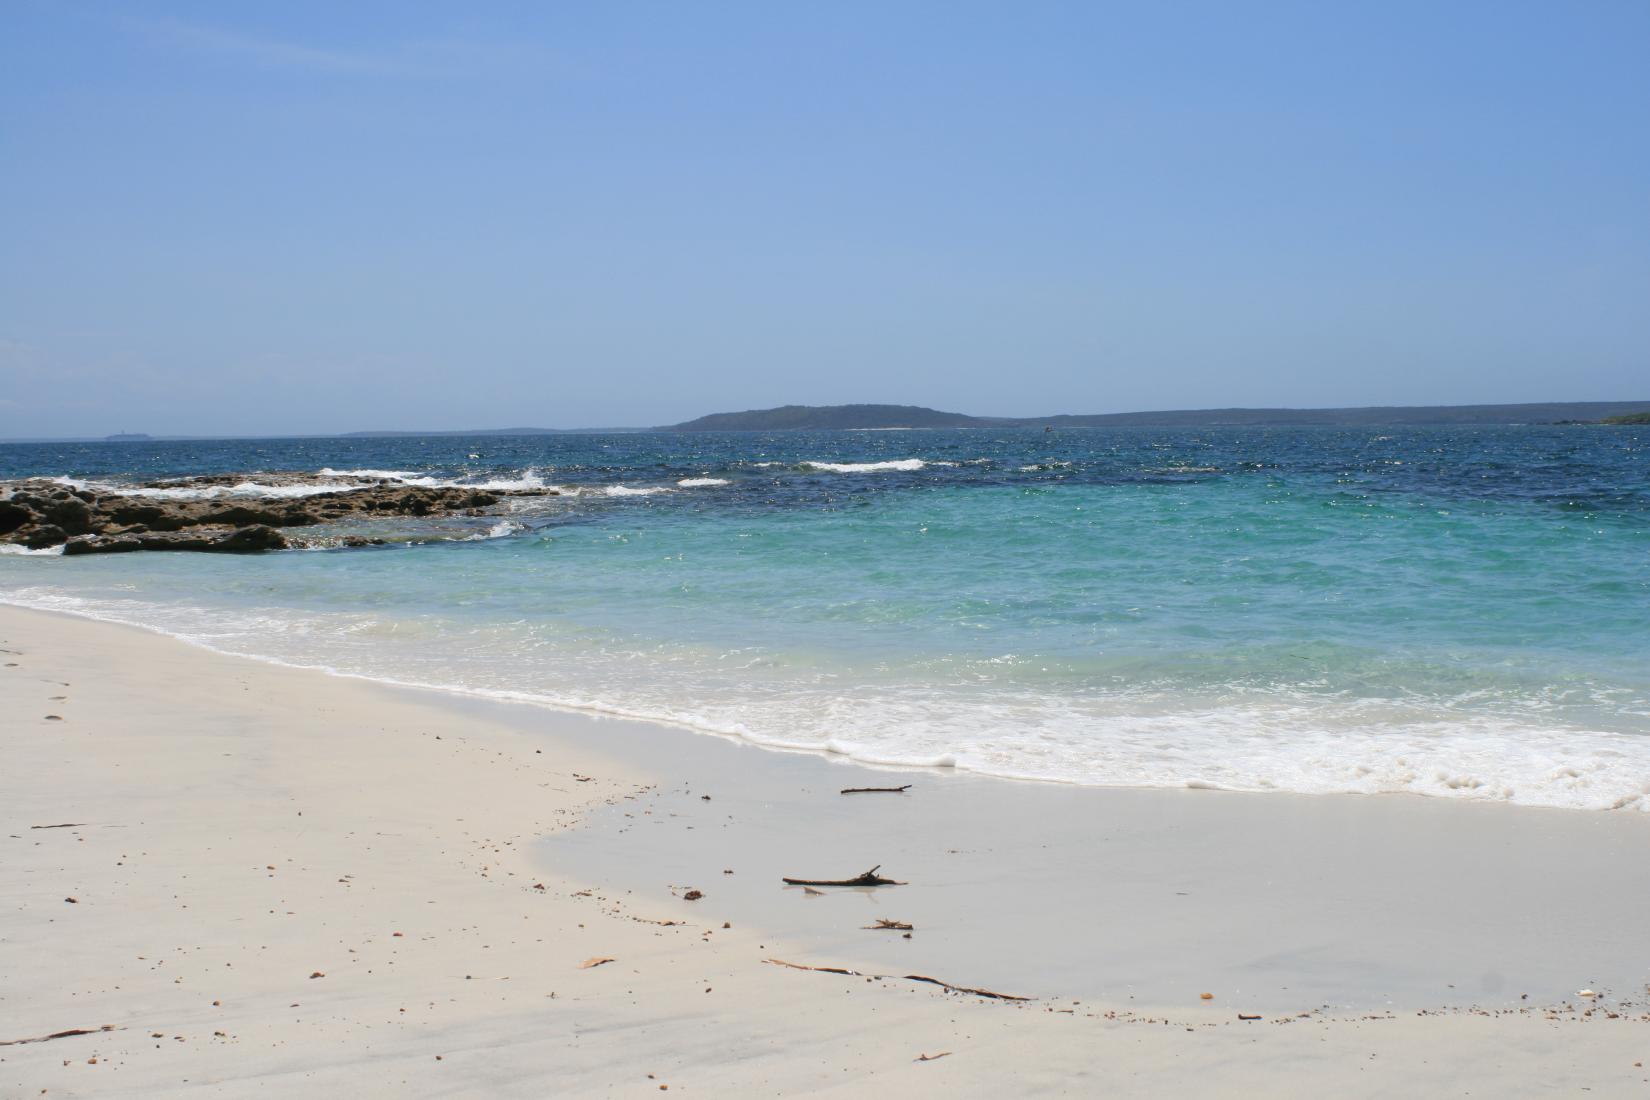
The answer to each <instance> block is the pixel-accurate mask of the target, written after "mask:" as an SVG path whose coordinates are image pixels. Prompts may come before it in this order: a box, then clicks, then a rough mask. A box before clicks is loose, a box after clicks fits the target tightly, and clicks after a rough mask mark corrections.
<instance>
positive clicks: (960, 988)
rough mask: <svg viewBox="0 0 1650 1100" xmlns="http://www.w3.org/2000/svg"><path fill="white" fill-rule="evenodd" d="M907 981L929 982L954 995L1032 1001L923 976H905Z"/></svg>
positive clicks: (1027, 998)
mask: <svg viewBox="0 0 1650 1100" xmlns="http://www.w3.org/2000/svg"><path fill="white" fill-rule="evenodd" d="M905 980H906V981H908V982H929V983H931V984H933V985H937V986H939V987H940V988H941V989H948V990H950V991H951V992H952V993H967V994H968V995H969V996H971V997H990V998H991V999H992V1000H994V1001H1029V1000H1031V998H1030V997H1016V996H1015V995H1014V994H1012V993H994V992H992V991H991V990H989V989H970V988H968V987H967V986H965V985H952V984H951V983H950V982H942V981H940V980H939V979H938V978H930V977H927V976H926V975H923V974H907V975H905Z"/></svg>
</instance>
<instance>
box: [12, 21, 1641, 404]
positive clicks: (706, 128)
mask: <svg viewBox="0 0 1650 1100" xmlns="http://www.w3.org/2000/svg"><path fill="white" fill-rule="evenodd" d="M0 19H3V23H4V27H5V30H4V33H0V213H3V216H0V436H13V437H16V436H31V435H53V434H102V433H105V432H112V431H117V430H121V429H128V430H133V431H149V432H153V433H157V434H160V433H190V432H213V431H222V432H226V433H264V432H268V433H278V432H283V431H291V432H322V431H344V430H353V429H360V428H391V427H415V428H416V427H438V428H457V427H485V426H502V425H517V424H534V425H545V426H591V425H640V424H653V423H668V422H672V421H676V420H680V419H685V418H688V417H691V416H694V415H698V414H700V413H704V412H711V411H718V410H725V409H729V408H748V407H761V406H767V405H776V404H783V403H789V402H797V403H834V402H846V401H886V402H900V403H906V402H909V403H916V404H925V405H933V406H936V407H940V408H947V409H955V410H958V411H963V412H973V413H981V414H1003V415H1030V414H1038V413H1052V412H1108V411H1123V410H1130V409H1151V408H1185V407H1194V408H1195V407H1211V406H1225V405H1251V406H1253V405H1293V406H1320V405H1360V404H1393V403H1397V404H1440V403H1459V402H1502V401H1545V400H1569V399H1576V400H1581V399H1600V400H1603V399H1616V398H1621V399H1639V398H1650V65H1647V64H1646V63H1645V58H1646V57H1647V56H1650V4H1645V3H1642V2H1638V0H1634V2H1622V3H1608V2H1594V3H1587V2H1572V3H1558V2H1554V3H1546V4H1532V3H1517V2H1511V3H1504V2H1503V3H1469V2H1456V3H1443V4H1439V3H1413V4H1412V3H1402V2H1398V3H1386V2H1383V3H1367V4H1339V3H1331V4H1323V3H1300V4H1292V3H1291V4H1270V3H1248V4H1236V3H1212V4H1196V3H1140V4H1122V3H1118V4H1106V3H1098V2H1094V3H1072V4H1055V3H1015V4H1009V3H996V4H983V3H969V2H955V0H953V2H946V3H932V4H928V3H916V2H908V3H853V2H843V3H832V4H791V3H772V2H764V3H749V4H745V3H704V4H681V3H659V4H635V3H613V4H602V5H589V4H571V3H568V4H520V5H512V4H491V5H459V4H452V5H433V4H418V3H402V2H397V3H381V4H375V3H350V4H333V3H327V4H308V3H293V2H286V3H279V4H276V3H263V4H251V3H248V4H234V5H228V4H220V3H201V4H166V3H151V4H143V5H137V4H131V5H113V4H98V3H90V2H87V3H37V2H31V0H6V2H5V3H4V4H3V7H0Z"/></svg>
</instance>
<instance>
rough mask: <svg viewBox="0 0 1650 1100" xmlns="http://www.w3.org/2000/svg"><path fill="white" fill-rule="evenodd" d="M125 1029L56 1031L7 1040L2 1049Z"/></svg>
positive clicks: (107, 1027)
mask: <svg viewBox="0 0 1650 1100" xmlns="http://www.w3.org/2000/svg"><path fill="white" fill-rule="evenodd" d="M125 1030H126V1029H125V1028H120V1027H116V1026H115V1025H114V1024H104V1025H103V1026H102V1027H71V1028H70V1029H69V1030H67V1031H54V1032H52V1033H51V1034H50V1035H35V1036H33V1037H31V1038H28V1039H6V1040H5V1041H3V1042H0V1047H16V1046H22V1045H23V1044H24V1043H46V1042H50V1041H51V1040H53V1039H68V1038H70V1037H72V1036H75V1035H98V1034H100V1033H102V1032H105V1031H125Z"/></svg>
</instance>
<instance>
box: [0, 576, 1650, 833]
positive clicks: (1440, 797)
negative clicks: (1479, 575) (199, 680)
mask: <svg viewBox="0 0 1650 1100" xmlns="http://www.w3.org/2000/svg"><path fill="white" fill-rule="evenodd" d="M5 549H6V547H5V546H3V545H0V552H4V551H5ZM22 552H23V553H29V554H42V555H44V554H50V553H52V552H53V551H51V550H39V551H22ZM8 608H15V609H17V610H20V611H26V612H36V613H40V614H45V615H62V616H67V617H69V618H75V619H82V620H85V621H88V622H94V623H101V624H105V625H109V626H113V627H116V628H118V629H126V630H136V631H139V632H142V633H144V634H149V635H153V636H157V637H160V638H165V639H168V640H170V641H175V642H179V643H181V644H184V645H187V646H190V647H193V648H197V649H200V650H202V651H204V652H206V653H210V654H213V655H216V656H220V657H226V658H229V659H231V660H246V661H252V662H255V663H259V664H266V665H270V666H272V667H275V668H281V669H289V670H292V671H296V672H305V673H313V674H318V675H323V676H328V677H333V678H336V679H340V680H348V681H354V682H358V683H362V684H366V685H370V686H376V687H382V688H388V689H391V690H395V691H408V692H414V693H420V694H423V695H426V696H428V697H429V698H430V700H431V702H432V703H434V704H436V705H445V704H446V703H449V702H451V703H456V704H458V705H476V706H482V707H491V706H497V707H504V708H512V707H525V708H529V709H536V710H544V711H548V712H551V713H553V714H557V715H564V716H567V717H570V718H573V719H576V720H581V721H596V722H609V721H611V722H621V723H629V722H634V723H640V724H644V725H648V726H657V727H659V728H661V729H667V730H677V731H681V732H686V733H689V734H693V735H696V736H700V737H708V738H711V739H714V740H717V741H722V742H727V743H731V744H738V745H745V746H749V747H752V748H755V749H759V750H761V751H763V752H768V753H777V754H786V755H799V756H805V757H813V758H818V759H822V760H827V761H831V762H833V763H842V764H845V765H848V766H852V767H857V768H862V769H865V770H867V771H874V772H885V773H894V774H908V775H938V776H952V775H958V776H969V777H974V778H978V779H982V780H985V781H988V782H1001V783H1016V784H1025V785H1031V786H1040V787H1053V788H1068V787H1070V788H1077V789H1082V790H1098V791H1182V790H1197V791H1211V792H1216V793H1220V794H1231V795H1246V796H1264V797H1282V798H1385V797H1399V798H1402V797H1406V796H1407V797H1414V798H1420V799H1424V800H1426V801H1442V802H1452V803H1466V804H1476V805H1496V806H1507V807H1511V808H1517V809H1519V810H1538V811H1559V812H1566V813H1582V814H1595V813H1615V812H1617V811H1627V812H1629V813H1644V814H1646V815H1650V791H1647V790H1643V789H1641V790H1639V791H1638V792H1637V793H1634V794H1630V795H1623V796H1620V797H1618V798H1617V799H1616V800H1615V801H1614V802H1613V803H1612V804H1609V805H1598V806H1573V805H1561V804H1554V803H1549V802H1519V801H1513V800H1511V799H1508V798H1498V797H1493V796H1491V797H1485V796H1480V795H1477V794H1473V793H1464V794H1446V793H1443V791H1440V790H1421V789H1402V790H1368V791H1363V790H1290V789H1286V788H1269V789H1261V788H1252V787H1236V786H1223V785H1221V784H1219V783H1216V782H1213V781H1209V780H1204V779H1185V780H1182V781H1179V782H1177V783H1173V784H1169V783H1164V784H1157V785H1143V784H1131V783H1090V782H1084V781H1082V780H1078V779H1063V778H1054V777H1049V776H1038V775H1023V774H1016V773H1012V772H997V771H984V770H979V769H976V768H972V767H968V766H966V765H957V764H925V763H920V762H909V761H888V760H877V759H865V758H862V757H858V756H854V755H851V754H849V753H846V752H843V751H839V750H836V749H833V748H823V747H815V746H811V745H803V744H795V743H790V742H784V741H777V740H773V739H763V738H759V737H756V736H754V735H750V734H746V733H739V732H735V731H731V730H728V729H723V728H718V727H715V726H710V725H704V724H699V723H695V722H692V721H689V720H688V719H686V718H683V717H681V716H679V715H673V714H667V715H658V714H653V713H648V712H645V711H639V710H628V709H625V708H624V707H622V706H621V705H617V704H607V703H603V704H601V705H595V704H591V705H583V706H581V705H577V704H573V703H567V702H563V701H560V700H556V699H553V698H547V697H545V696H541V695H533V694H530V693H527V692H519V693H515V692H508V691H501V690H497V689H491V688H474V687H465V686H460V685H454V684H430V683H420V682H417V681H412V680H399V679H396V678H394V677H390V676H380V675H373V674H370V673H362V672H349V671H345V670H341V669H337V668H334V667H332V666H329V665H308V664H299V663H296V662H292V661H287V660H283V659H282V658H279V657H273V656H267V655H263V654H257V653H239V652H235V651H233V650H229V649H220V648H218V647H216V646H214V645H212V644H209V643H208V642H205V641H202V640H201V639H199V638H198V637H196V636H193V635H189V634H182V633H173V632H171V631H168V630H165V629H163V628H161V627H157V626H151V625H149V624H147V623H142V622H135V621H131V620H127V619H121V618H114V617H109V616H105V615H102V614H98V613H95V612H92V611H84V610H78V609H70V608H57V607H40V606H36V605H33V604H27V603H20V602H16V601H13V600H11V599H9V598H6V597H4V596H0V610H4V609H8ZM1446 789H1448V790H1457V789H1461V790H1466V791H1474V790H1476V789H1477V785H1471V786H1466V787H1463V788H1455V787H1449V788H1446Z"/></svg>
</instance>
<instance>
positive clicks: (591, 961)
mask: <svg viewBox="0 0 1650 1100" xmlns="http://www.w3.org/2000/svg"><path fill="white" fill-rule="evenodd" d="M617 961H618V960H617V959H613V958H610V957H608V956H607V955H592V956H590V957H589V958H588V959H586V960H584V961H583V962H582V963H580V964H579V969H580V970H589V969H590V968H591V967H593V966H600V965H602V963H610V962H617Z"/></svg>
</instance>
